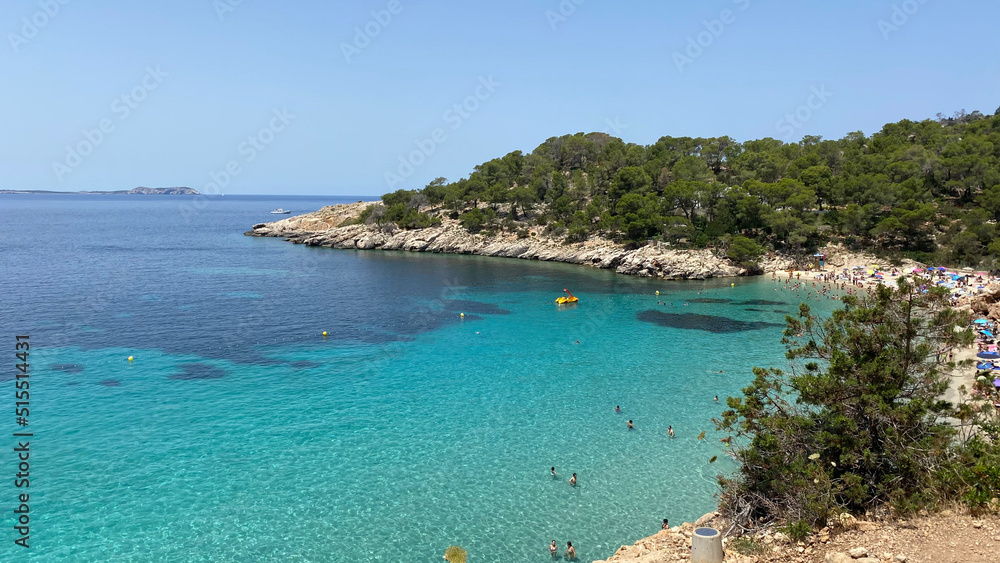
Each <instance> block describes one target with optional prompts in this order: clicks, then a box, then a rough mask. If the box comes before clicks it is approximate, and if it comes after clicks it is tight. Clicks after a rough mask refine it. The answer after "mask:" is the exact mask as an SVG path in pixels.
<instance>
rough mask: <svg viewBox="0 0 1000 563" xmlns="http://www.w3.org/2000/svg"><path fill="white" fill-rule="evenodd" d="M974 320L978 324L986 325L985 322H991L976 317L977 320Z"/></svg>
mask: <svg viewBox="0 0 1000 563" xmlns="http://www.w3.org/2000/svg"><path fill="white" fill-rule="evenodd" d="M972 322H974V323H976V324H977V325H985V324H989V323H990V321H988V320H986V319H976V320H974V321H972Z"/></svg>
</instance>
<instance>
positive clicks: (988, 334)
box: [982, 330, 996, 338]
mask: <svg viewBox="0 0 1000 563" xmlns="http://www.w3.org/2000/svg"><path fill="white" fill-rule="evenodd" d="M982 334H984V335H986V336H988V337H990V338H996V336H993V333H992V332H990V331H988V330H984V331H982Z"/></svg>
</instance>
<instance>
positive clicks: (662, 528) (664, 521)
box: [660, 518, 670, 530]
mask: <svg viewBox="0 0 1000 563" xmlns="http://www.w3.org/2000/svg"><path fill="white" fill-rule="evenodd" d="M660 529H661V530H669V529H670V524H667V519H666V518H664V519H663V524H662V525H661V526H660Z"/></svg>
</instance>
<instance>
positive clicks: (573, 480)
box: [569, 473, 576, 487]
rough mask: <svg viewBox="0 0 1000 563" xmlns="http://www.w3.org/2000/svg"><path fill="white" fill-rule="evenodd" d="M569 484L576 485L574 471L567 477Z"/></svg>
mask: <svg viewBox="0 0 1000 563" xmlns="http://www.w3.org/2000/svg"><path fill="white" fill-rule="evenodd" d="M569 484H570V486H573V487H575V486H576V473H574V474H573V476H572V477H570V478H569Z"/></svg>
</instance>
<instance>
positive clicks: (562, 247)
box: [246, 202, 780, 280]
mask: <svg viewBox="0 0 1000 563" xmlns="http://www.w3.org/2000/svg"><path fill="white" fill-rule="evenodd" d="M368 205H371V203H366V202H358V203H352V204H347V205H334V206H328V207H324V208H323V209H320V210H319V211H316V212H313V213H307V214H305V215H299V216H296V217H289V218H287V219H283V220H281V221H276V222H273V223H262V224H259V225H254V227H253V229H252V230H251V231H249V232H247V233H246V234H247V235H249V236H259V237H282V238H285V239H287V240H289V241H291V242H294V243H297V244H306V245H310V246H326V247H330V248H345V249H359V250H369V249H381V250H407V251H411V252H442V253H452V254H478V255H480V256H498V257H505V258H522V259H527V260H548V261H555V262H568V263H571V264H585V265H587V266H591V267H594V268H605V269H614V270H615V271H617V272H619V273H622V274H629V275H636V276H644V277H657V278H664V279H697V280H703V279H707V278H714V277H729V276H741V275H746V274H747V271H746V270H745V269H743V268H741V267H739V266H738V265H736V264H734V263H733V262H731V261H730V260H728V259H726V258H724V257H720V256H716V255H715V254H714V253H713V252H712V251H711V250H683V249H676V248H670V247H667V246H653V245H650V246H644V247H642V248H639V249H635V250H626V249H625V248H624V247H622V246H621V245H620V244H616V243H614V242H611V241H608V240H604V239H599V238H592V239H590V240H588V241H586V242H582V243H576V244H563V242H562V240H561V239H553V238H549V237H545V236H543V235H542V234H541V232H540V231H541V229H537V230H533V231H531V232H530V236H528V237H526V238H518V236H517V235H515V234H510V233H507V234H502V233H501V234H496V235H492V236H484V235H479V234H472V233H469V232H468V231H466V230H465V229H464V228H463V227H462V226H461V225H459V224H458V221H454V220H451V219H447V218H444V219H443V220H442V224H441V226H438V227H429V228H426V229H414V230H406V231H403V230H398V229H396V228H395V227H394V226H389V227H384V226H383V227H375V226H369V225H347V226H340V225H341V224H342V223H344V221H347V220H349V219H353V218H355V217H357V216H358V215H359V214H360V213H361V212H362V211H363V210H364V209H365V208H366V207H367V206H368ZM779 262H780V261H779Z"/></svg>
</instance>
